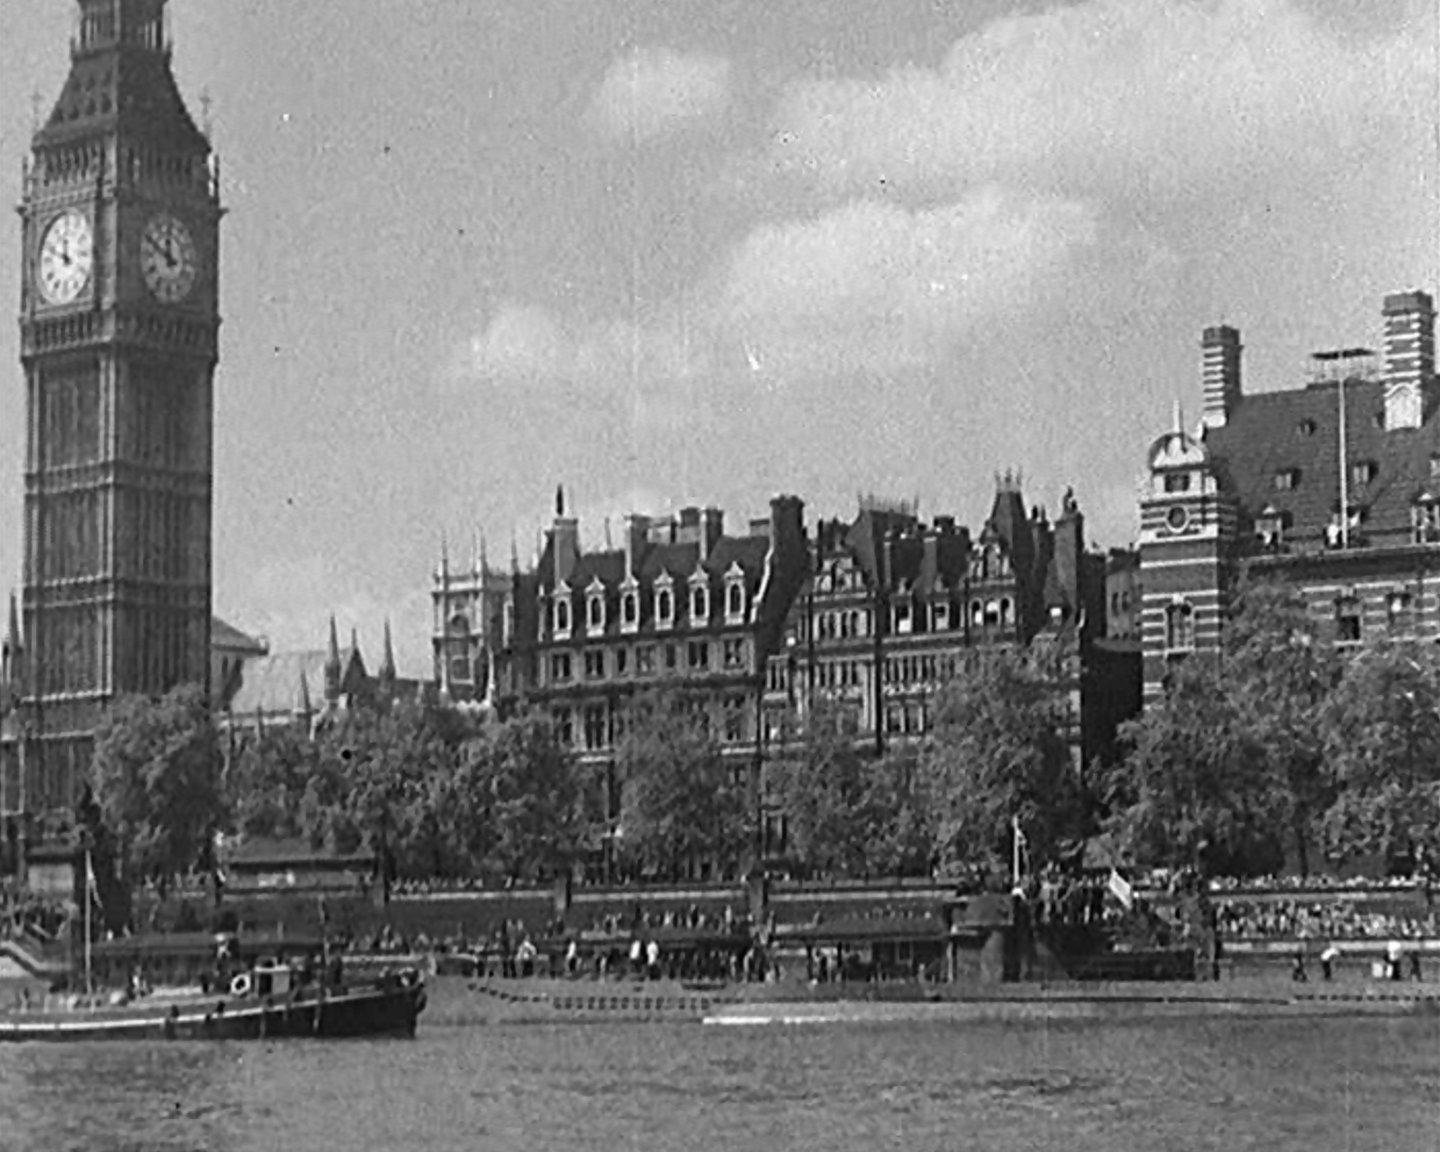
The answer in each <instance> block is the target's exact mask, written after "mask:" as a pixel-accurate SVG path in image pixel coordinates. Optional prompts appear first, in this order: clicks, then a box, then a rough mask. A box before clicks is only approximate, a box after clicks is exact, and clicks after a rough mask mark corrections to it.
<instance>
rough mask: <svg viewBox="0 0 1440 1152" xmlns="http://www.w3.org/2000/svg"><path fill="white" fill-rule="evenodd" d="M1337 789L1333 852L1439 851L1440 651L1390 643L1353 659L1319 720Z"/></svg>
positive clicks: (1328, 817) (1330, 839)
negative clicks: (1420, 848)
mask: <svg viewBox="0 0 1440 1152" xmlns="http://www.w3.org/2000/svg"><path fill="white" fill-rule="evenodd" d="M1319 729H1320V730H1319V733H1318V736H1319V739H1320V741H1321V743H1322V746H1323V750H1324V755H1325V758H1326V760H1327V762H1328V763H1329V765H1330V768H1331V770H1332V771H1333V772H1334V774H1335V782H1336V785H1337V789H1336V792H1335V795H1334V799H1333V801H1332V803H1331V805H1330V807H1329V809H1328V811H1327V812H1326V813H1325V818H1324V835H1325V841H1326V849H1327V852H1328V854H1329V855H1331V856H1332V857H1333V858H1335V859H1339V860H1347V859H1353V858H1355V857H1357V856H1366V855H1373V854H1377V853H1378V854H1384V855H1398V854H1402V853H1405V852H1407V851H1408V850H1409V849H1411V848H1414V847H1423V848H1424V850H1425V851H1426V853H1427V854H1428V855H1431V856H1432V857H1433V856H1434V854H1435V853H1436V852H1437V851H1440V659H1437V656H1436V654H1435V652H1434V649H1433V646H1430V645H1421V644H1390V645H1386V646H1383V647H1374V648H1369V649H1367V650H1365V651H1363V652H1362V653H1360V654H1359V655H1358V656H1357V657H1356V658H1355V659H1354V660H1352V661H1351V663H1350V664H1349V666H1348V667H1347V668H1346V670H1345V674H1344V676H1343V678H1342V679H1341V680H1340V683H1339V684H1338V685H1337V687H1336V688H1335V690H1334V692H1333V693H1331V695H1330V698H1329V700H1328V701H1327V704H1326V706H1325V708H1324V710H1323V713H1322V715H1321V719H1320V725H1319Z"/></svg>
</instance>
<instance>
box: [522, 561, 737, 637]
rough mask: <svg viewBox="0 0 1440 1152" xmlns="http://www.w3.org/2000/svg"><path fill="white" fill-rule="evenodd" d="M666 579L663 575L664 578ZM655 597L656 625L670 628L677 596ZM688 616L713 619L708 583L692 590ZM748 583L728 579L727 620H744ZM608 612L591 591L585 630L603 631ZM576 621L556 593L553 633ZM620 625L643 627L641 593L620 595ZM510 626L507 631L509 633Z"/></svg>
mask: <svg viewBox="0 0 1440 1152" xmlns="http://www.w3.org/2000/svg"><path fill="white" fill-rule="evenodd" d="M662 579H664V577H662ZM654 597H655V627H657V628H671V627H674V625H675V623H676V619H675V595H674V592H673V591H672V590H671V589H670V588H668V587H658V588H656V589H655V592H654ZM689 608H690V613H689V619H690V622H691V624H706V623H709V621H710V589H709V587H708V585H705V584H695V585H693V586H692V587H691V589H690V598H689ZM745 609H746V603H745V582H744V577H742V576H735V577H732V578H730V579H729V580H727V583H726V587H725V623H727V624H744V623H745ZM608 617H609V612H608V608H607V605H606V603H605V593H604V592H601V591H594V592H588V593H587V594H586V596H585V631H586V632H587V633H589V634H596V633H600V632H604V631H605V629H606V627H607V626H608V624H609V619H608ZM573 627H574V622H573V619H572V613H571V597H570V594H569V593H568V592H564V591H561V592H556V593H554V595H553V597H552V600H551V605H550V632H551V635H552V636H553V637H555V638H556V639H564V638H565V637H567V636H569V634H570V632H571V630H572V628H573ZM620 628H621V630H622V631H630V632H635V631H639V628H640V593H639V591H638V590H637V591H627V592H624V593H622V594H621V596H620ZM508 630H509V629H508V627H507V632H508Z"/></svg>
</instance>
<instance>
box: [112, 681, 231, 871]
mask: <svg viewBox="0 0 1440 1152" xmlns="http://www.w3.org/2000/svg"><path fill="white" fill-rule="evenodd" d="M216 752H217V749H216V739H215V729H214V725H213V724H212V722H211V716H210V710H209V707H208V705H207V702H206V700H205V695H204V693H203V692H202V691H201V690H200V689H198V688H196V687H194V686H193V685H184V686H182V687H179V688H176V689H174V690H173V691H171V692H169V693H167V694H166V695H165V696H163V697H161V698H159V699H150V698H147V697H141V696H130V697H124V698H122V699H120V700H118V701H116V702H115V704H114V705H113V706H112V707H111V708H110V709H109V710H108V711H107V712H106V714H105V717H104V719H103V720H102V721H101V723H100V726H99V728H98V729H97V731H96V734H95V754H94V759H93V761H92V765H91V789H92V792H93V795H94V801H95V804H96V805H97V806H98V809H99V813H100V819H101V820H102V821H103V823H104V825H105V827H106V828H108V829H109V830H110V831H111V833H112V834H113V835H114V837H115V839H116V843H117V845H118V847H119V852H120V858H121V866H122V874H123V876H124V882H125V883H126V885H127V887H128V886H129V885H130V883H131V882H132V881H133V880H135V879H153V880H155V881H156V882H157V883H158V884H159V886H160V889H161V893H162V896H163V894H164V893H165V892H166V891H167V889H168V887H169V884H170V881H171V880H172V879H173V878H174V877H175V876H177V875H179V874H180V873H182V872H184V871H186V870H188V869H189V868H190V867H192V866H193V865H195V864H196V863H197V862H198V861H199V859H200V858H201V856H202V854H203V853H205V852H207V851H208V848H209V845H210V842H211V837H212V835H213V833H214V831H215V830H216V829H217V828H218V827H219V826H220V825H221V823H222V822H223V818H224V802H223V797H222V794H221V788H220V779H219V763H218V757H217V754H216Z"/></svg>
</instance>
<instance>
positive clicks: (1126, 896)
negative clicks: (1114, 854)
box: [1109, 868, 1135, 908]
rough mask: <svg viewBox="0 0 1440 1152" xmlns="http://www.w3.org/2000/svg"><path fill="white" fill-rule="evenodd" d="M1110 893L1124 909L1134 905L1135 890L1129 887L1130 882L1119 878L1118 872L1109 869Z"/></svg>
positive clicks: (1121, 877)
mask: <svg viewBox="0 0 1440 1152" xmlns="http://www.w3.org/2000/svg"><path fill="white" fill-rule="evenodd" d="M1109 888H1110V891H1111V892H1113V893H1115V899H1117V900H1119V901H1120V903H1121V904H1123V905H1125V907H1126V908H1129V907H1131V906H1132V905H1133V904H1134V903H1135V889H1134V888H1132V887H1131V886H1130V881H1128V880H1126V879H1125V877H1123V876H1121V875H1120V873H1119V871H1117V870H1116V869H1114V868H1111V869H1110V884H1109Z"/></svg>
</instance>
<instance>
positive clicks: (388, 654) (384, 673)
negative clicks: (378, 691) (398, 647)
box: [377, 616, 395, 688]
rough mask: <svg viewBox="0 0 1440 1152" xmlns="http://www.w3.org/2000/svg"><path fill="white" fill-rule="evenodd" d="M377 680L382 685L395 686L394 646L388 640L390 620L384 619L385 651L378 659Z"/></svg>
mask: <svg viewBox="0 0 1440 1152" xmlns="http://www.w3.org/2000/svg"><path fill="white" fill-rule="evenodd" d="M377 678H378V679H379V681H380V683H381V684H382V685H385V686H388V687H389V688H393V687H394V686H395V645H394V644H393V643H392V642H391V640H390V618H389V617H388V616H387V617H386V618H385V651H384V653H383V654H382V655H381V657H380V671H379V672H378V673H377Z"/></svg>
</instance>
